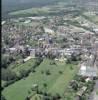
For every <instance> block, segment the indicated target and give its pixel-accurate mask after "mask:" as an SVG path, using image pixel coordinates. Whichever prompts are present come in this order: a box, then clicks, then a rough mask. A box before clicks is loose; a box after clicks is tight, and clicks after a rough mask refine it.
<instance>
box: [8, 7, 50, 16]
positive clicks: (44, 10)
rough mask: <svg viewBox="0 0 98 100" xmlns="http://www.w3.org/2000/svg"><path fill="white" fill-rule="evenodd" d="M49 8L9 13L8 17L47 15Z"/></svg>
mask: <svg viewBox="0 0 98 100" xmlns="http://www.w3.org/2000/svg"><path fill="white" fill-rule="evenodd" d="M48 12H49V8H46V7H45V8H44V7H43V8H30V9H26V10H19V11H15V12H11V13H9V14H10V15H20V14H38V13H48Z"/></svg>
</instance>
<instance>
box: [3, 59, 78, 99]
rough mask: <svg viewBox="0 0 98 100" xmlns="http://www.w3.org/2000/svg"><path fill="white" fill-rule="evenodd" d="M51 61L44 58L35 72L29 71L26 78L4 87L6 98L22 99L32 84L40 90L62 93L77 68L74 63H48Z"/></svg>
mask: <svg viewBox="0 0 98 100" xmlns="http://www.w3.org/2000/svg"><path fill="white" fill-rule="evenodd" d="M51 62H52V61H51V60H49V59H44V61H43V62H42V63H41V64H40V65H39V66H38V67H37V68H36V70H35V72H33V73H30V75H29V76H28V77H27V78H25V79H22V80H20V81H17V82H15V83H14V84H12V85H10V86H8V87H7V88H5V89H4V90H3V95H4V96H5V97H6V99H7V100H13V98H14V100H24V99H25V98H26V96H28V91H31V87H32V85H33V84H37V85H38V87H39V90H41V91H47V92H48V93H52V94H56V93H59V94H61V95H63V93H64V91H65V90H66V88H67V87H68V84H69V82H70V80H72V79H73V77H74V75H75V74H76V73H77V71H78V68H77V66H76V65H72V64H66V63H65V62H64V63H60V62H56V64H53V65H51V64H50V63H51ZM25 66H26V65H25ZM26 68H27V67H25V69H26ZM17 70H18V69H17ZM47 70H48V71H49V73H50V74H49V75H47V74H46V72H47ZM61 72H62V73H61ZM43 84H47V88H45V87H44V85H43ZM59 87H60V88H59ZM32 93H33V91H32Z"/></svg>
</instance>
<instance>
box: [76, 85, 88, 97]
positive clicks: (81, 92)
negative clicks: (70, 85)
mask: <svg viewBox="0 0 98 100" xmlns="http://www.w3.org/2000/svg"><path fill="white" fill-rule="evenodd" d="M86 89H87V87H86V86H83V87H82V88H81V89H80V90H79V91H78V92H77V96H79V97H81V96H82V95H83V94H84V92H85V91H86Z"/></svg>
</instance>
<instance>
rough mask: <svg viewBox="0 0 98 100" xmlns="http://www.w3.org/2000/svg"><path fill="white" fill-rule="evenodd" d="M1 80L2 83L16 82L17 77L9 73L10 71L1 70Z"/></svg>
mask: <svg viewBox="0 0 98 100" xmlns="http://www.w3.org/2000/svg"><path fill="white" fill-rule="evenodd" d="M1 71H2V73H1V79H2V80H4V81H10V80H16V79H17V76H16V73H15V72H13V71H11V70H10V69H8V68H7V69H4V68H2V70H1Z"/></svg>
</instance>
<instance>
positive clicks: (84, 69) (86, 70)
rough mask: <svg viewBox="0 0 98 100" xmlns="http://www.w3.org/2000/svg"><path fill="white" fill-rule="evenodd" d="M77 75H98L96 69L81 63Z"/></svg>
mask: <svg viewBox="0 0 98 100" xmlns="http://www.w3.org/2000/svg"><path fill="white" fill-rule="evenodd" d="M78 75H80V76H83V77H93V78H94V77H98V71H97V69H96V68H95V67H90V66H86V65H81V67H80V70H79V73H78Z"/></svg>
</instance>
